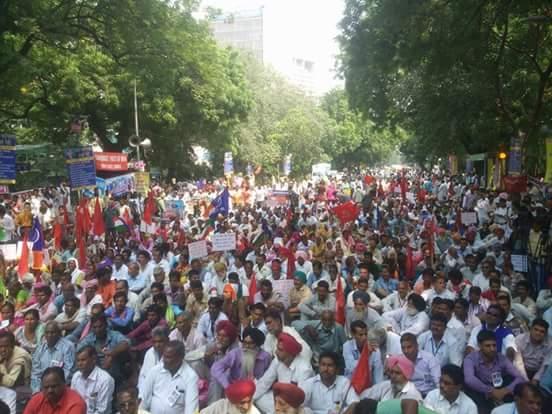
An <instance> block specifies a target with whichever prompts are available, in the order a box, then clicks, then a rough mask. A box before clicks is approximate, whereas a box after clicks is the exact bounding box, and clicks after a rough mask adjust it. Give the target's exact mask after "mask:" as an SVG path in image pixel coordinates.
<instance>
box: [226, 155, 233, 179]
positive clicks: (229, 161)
mask: <svg viewBox="0 0 552 414" xmlns="http://www.w3.org/2000/svg"><path fill="white" fill-rule="evenodd" d="M233 172H234V161H233V160H232V153H231V152H225V153H224V175H228V174H232V173H233Z"/></svg>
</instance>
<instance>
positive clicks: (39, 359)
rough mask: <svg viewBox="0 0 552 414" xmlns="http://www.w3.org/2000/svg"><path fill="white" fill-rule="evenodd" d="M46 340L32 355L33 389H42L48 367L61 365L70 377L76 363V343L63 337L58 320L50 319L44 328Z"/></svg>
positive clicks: (33, 390)
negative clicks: (42, 378)
mask: <svg viewBox="0 0 552 414" xmlns="http://www.w3.org/2000/svg"><path fill="white" fill-rule="evenodd" d="M44 339H45V340H44V341H43V342H41V343H40V345H39V346H38V348H37V349H36V350H35V352H34V353H33V355H32V368H31V391H32V392H33V394H34V393H36V392H39V391H40V379H41V376H42V372H44V370H45V369H46V368H48V367H60V368H62V369H63V372H64V374H65V377H66V378H67V379H69V378H70V377H71V374H72V370H73V367H74V365H75V345H74V344H73V343H72V342H71V341H69V340H68V339H65V338H62V337H61V329H60V327H59V325H58V324H57V322H54V321H50V322H48V323H47V324H46V327H45V329H44Z"/></svg>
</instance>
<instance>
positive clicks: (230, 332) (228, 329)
mask: <svg viewBox="0 0 552 414" xmlns="http://www.w3.org/2000/svg"><path fill="white" fill-rule="evenodd" d="M217 332H222V333H224V335H226V336H227V337H228V338H229V339H230V342H231V343H232V342H234V341H235V340H236V338H237V337H238V330H237V329H236V326H235V325H234V324H233V323H232V322H230V321H220V322H219V323H217Z"/></svg>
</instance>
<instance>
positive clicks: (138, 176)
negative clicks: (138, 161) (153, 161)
mask: <svg viewBox="0 0 552 414" xmlns="http://www.w3.org/2000/svg"><path fill="white" fill-rule="evenodd" d="M134 182H135V185H136V191H137V192H138V193H139V194H141V195H144V196H145V195H148V192H149V188H150V175H149V172H147V171H145V172H142V171H139V172H135V173H134Z"/></svg>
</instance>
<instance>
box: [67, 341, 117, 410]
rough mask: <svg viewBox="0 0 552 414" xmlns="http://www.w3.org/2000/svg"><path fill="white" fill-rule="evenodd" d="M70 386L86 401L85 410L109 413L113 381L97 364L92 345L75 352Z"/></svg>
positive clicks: (111, 408)
mask: <svg viewBox="0 0 552 414" xmlns="http://www.w3.org/2000/svg"><path fill="white" fill-rule="evenodd" d="M71 388H72V389H74V390H75V391H77V392H78V393H79V395H80V396H81V397H82V399H83V400H84V401H85V402H86V407H87V412H88V413H94V414H96V413H97V414H111V412H112V410H113V407H112V406H111V402H112V400H113V392H114V391H115V381H114V380H113V378H112V377H111V375H109V373H108V372H107V371H104V370H103V369H101V368H100V367H98V366H97V353H96V349H95V348H94V347H93V346H85V347H84V348H82V349H81V350H80V351H79V352H78V354H77V372H75V375H73V379H72V380H71Z"/></svg>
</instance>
